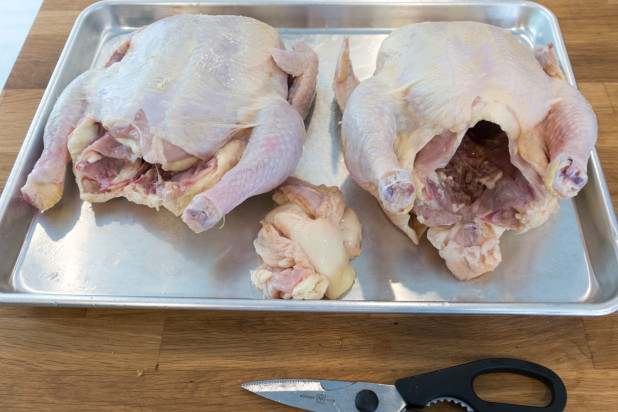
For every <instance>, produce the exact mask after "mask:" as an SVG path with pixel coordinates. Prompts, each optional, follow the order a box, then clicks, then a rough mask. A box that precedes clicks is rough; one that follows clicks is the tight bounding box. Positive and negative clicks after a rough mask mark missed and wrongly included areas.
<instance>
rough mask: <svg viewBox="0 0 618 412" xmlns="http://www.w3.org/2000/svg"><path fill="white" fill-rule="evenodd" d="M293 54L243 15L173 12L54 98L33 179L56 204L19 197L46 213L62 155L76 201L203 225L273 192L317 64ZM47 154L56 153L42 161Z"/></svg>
mask: <svg viewBox="0 0 618 412" xmlns="http://www.w3.org/2000/svg"><path fill="white" fill-rule="evenodd" d="M293 47H294V50H292V51H285V50H284V49H283V43H282V41H281V38H280V37H279V35H278V33H277V32H276V30H275V29H273V28H272V27H270V26H268V25H266V24H264V23H262V22H259V21H257V20H254V19H251V18H248V17H240V16H205V15H179V16H173V17H169V18H165V19H162V20H160V21H158V22H155V23H153V24H151V25H149V26H146V27H144V28H141V29H139V30H136V31H135V32H133V33H131V34H129V35H127V36H124V37H123V38H121V39H120V40H119V42H118V44H117V45H116V47H115V49H113V50H112V51H111V52H110V53H109V55H106V56H105V58H103V59H101V63H100V65H99V66H97V67H95V68H93V69H92V70H89V71H88V72H86V73H85V74H84V80H81V81H78V80H76V81H74V82H73V83H71V85H70V86H69V87H68V88H67V89H66V90H65V91H64V92H63V94H62V95H61V97H60V98H59V100H58V104H57V106H56V108H55V109H54V113H57V115H56V116H55V117H54V116H52V117H50V122H51V123H50V124H52V125H53V123H54V119H59V121H57V122H56V123H60V124H62V128H61V132H62V133H58V132H57V131H56V129H53V128H52V129H50V133H48V137H46V138H45V147H46V148H45V149H44V156H43V157H42V158H41V159H40V161H39V162H37V165H36V166H35V168H34V174H33V176H32V177H31V178H29V179H30V180H29V181H33V182H36V183H38V184H39V186H41V185H42V184H47V185H48V186H49V185H53V186H54V187H55V188H57V189H56V191H55V192H54V196H53V197H52V196H47V195H46V194H45V193H46V192H45V191H43V190H38V191H37V189H36V187H34V189H32V187H33V186H32V184H27V185H26V186H25V187H24V193H25V197H26V199H27V200H31V199H35V198H37V199H45V200H44V201H38V202H36V203H35V202H33V203H34V204H35V206H37V207H39V206H42V207H40V208H41V209H42V210H44V209H46V208H49V207H51V206H53V204H55V202H56V201H57V200H58V199H59V198H60V196H61V191H62V185H61V184H60V182H61V180H62V179H63V178H64V167H65V165H66V162H67V161H68V157H69V156H68V155H69V154H70V157H71V159H72V160H73V166H74V167H73V171H74V173H75V175H76V180H77V183H78V186H79V188H80V196H81V197H82V199H84V200H87V201H91V202H100V201H106V200H108V199H110V198H113V197H118V196H124V197H127V198H128V199H129V200H131V201H133V202H136V203H141V204H145V205H148V206H150V207H156V208H158V207H160V206H164V207H166V208H168V209H170V210H171V211H172V212H174V213H175V214H183V212H184V214H183V216H184V219H185V221H186V222H187V223H188V224H189V226H190V227H191V228H192V229H194V230H195V231H202V230H206V229H208V228H209V227H211V226H212V225H213V224H214V223H216V221H215V222H214V223H213V219H215V220H218V219H220V218H221V217H222V216H223V215H225V214H226V213H227V212H229V210H231V209H233V208H234V207H235V206H236V205H238V204H239V203H241V202H242V201H243V200H245V199H246V198H247V197H249V196H252V195H254V194H257V193H263V192H265V191H268V190H271V189H273V188H274V187H276V186H277V185H279V184H280V183H281V182H282V181H283V180H284V179H285V178H286V177H287V176H288V175H289V174H291V173H292V171H293V170H294V168H295V165H296V163H297V162H298V160H299V158H300V155H301V152H302V145H303V140H304V137H305V130H304V124H303V116H305V115H306V113H307V112H308V110H309V107H310V104H311V100H312V98H313V94H314V93H315V81H316V77H317V63H318V62H317V56H316V55H315V53H314V52H313V51H312V50H311V49H310V48H309V46H307V45H305V44H304V43H297V44H295V45H294V46H293ZM275 50H279V52H277V51H275ZM273 53H274V54H277V55H278V56H279V57H280V58H281V60H283V61H284V62H285V63H286V64H288V65H290V66H292V67H294V68H295V73H296V75H291V74H290V73H288V72H286V71H285V70H283V69H281V68H280V67H279V66H278V64H277V62H275V60H274V58H273ZM290 76H291V77H292V82H291V84H292V87H291V88H290V90H288V77H290ZM81 78H82V77H80V79H81ZM292 89H293V90H292ZM290 92H293V93H290ZM288 99H290V101H291V103H292V104H293V106H291V105H290V104H289V103H288V102H287V100H288ZM63 102H79V110H75V109H74V108H71V110H69V109H65V108H64V106H63V104H62V103H63ZM65 106H66V105H65ZM69 112H70V113H69ZM65 119H68V120H65ZM234 142H238V144H236V143H234ZM48 146H49V148H48ZM63 147H64V152H63V151H62V149H63ZM52 148H56V149H54V150H56V152H58V155H56V156H47V155H45V153H46V152H50V151H51V150H52ZM271 149H274V151H273V150H271ZM61 152H62V153H61ZM37 169H43V170H48V169H53V170H54V171H55V172H54V173H53V174H52V173H47V172H45V173H38V174H37V173H36V170H37ZM228 174H229V175H228ZM39 181H43V183H39ZM226 185H229V188H228V189H226V188H225V186H226ZM189 204H190V205H191V206H190V207H189V208H187V206H188V205H189ZM43 206H44V207H43ZM185 208H187V210H186V211H185Z"/></svg>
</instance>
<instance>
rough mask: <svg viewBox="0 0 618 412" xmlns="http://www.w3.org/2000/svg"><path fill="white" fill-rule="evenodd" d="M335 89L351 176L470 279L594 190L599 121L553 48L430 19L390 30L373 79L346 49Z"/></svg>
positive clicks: (481, 28)
mask: <svg viewBox="0 0 618 412" xmlns="http://www.w3.org/2000/svg"><path fill="white" fill-rule="evenodd" d="M333 89H334V91H335V95H336V98H337V101H338V103H339V106H340V108H341V109H342V111H344V113H343V119H342V130H341V135H342V141H343V150H344V157H345V161H346V165H347V167H348V169H349V171H350V174H351V176H352V177H353V178H354V180H355V181H356V182H358V183H359V184H360V185H361V186H362V187H363V188H365V189H366V190H368V191H369V192H371V193H372V194H373V195H374V196H375V197H376V198H377V199H378V200H379V202H380V204H381V206H382V208H383V210H384V211H385V212H386V214H387V215H388V216H389V218H390V219H391V220H392V221H393V223H394V224H395V225H396V226H397V227H399V228H400V229H401V230H403V231H404V232H405V233H406V234H407V235H408V236H409V237H410V238H411V239H412V241H413V242H414V243H418V239H419V237H420V236H421V235H422V233H423V232H424V230H425V229H426V228H427V227H428V228H429V229H428V231H427V237H428V239H429V241H430V242H431V243H432V244H433V245H434V246H435V247H436V248H438V250H439V253H440V256H442V258H443V259H444V260H445V261H446V265H447V267H448V268H449V269H450V271H451V272H452V273H453V274H454V275H455V276H456V277H457V278H458V279H461V280H464V279H470V278H473V277H476V276H478V275H481V274H483V273H486V272H489V271H492V270H493V269H495V268H496V266H497V265H498V264H499V263H500V261H501V253H500V246H499V238H500V236H501V235H502V233H503V232H504V231H505V230H507V229H514V230H517V231H519V232H524V231H526V230H528V229H530V228H533V227H535V226H538V225H540V224H542V223H543V222H545V221H546V220H547V219H548V217H549V216H550V215H551V214H552V213H553V212H554V211H555V210H556V209H557V199H565V198H570V197H573V196H575V195H576V194H577V193H578V192H579V190H580V189H581V188H582V187H583V186H584V185H585V183H586V181H587V175H586V167H587V161H588V157H589V155H590V152H591V150H592V148H593V147H594V144H595V142H596V137H597V123H596V117H595V115H594V112H593V111H592V108H591V107H590V105H589V104H588V102H587V101H586V100H585V99H584V97H583V96H582V95H581V94H580V93H579V91H577V90H576V89H575V88H573V87H571V86H570V85H569V84H568V83H567V81H566V80H565V77H564V74H563V72H562V71H561V69H560V66H559V63H558V59H557V56H556V53H555V50H554V48H553V45H552V44H551V43H549V44H548V45H547V47H545V46H536V47H535V48H534V50H531V49H530V48H529V47H527V46H526V45H524V44H522V43H520V42H519V41H518V40H517V38H516V37H515V36H513V35H512V34H510V33H509V32H508V31H506V30H503V29H500V28H497V27H494V26H490V25H486V24H481V23H473V22H449V23H447V22H427V23H420V24H411V25H407V26H404V27H401V28H399V29H397V30H395V31H393V32H392V33H391V34H390V35H389V36H388V37H387V38H386V39H385V40H384V42H383V43H382V46H381V48H380V50H379V52H378V57H377V64H376V70H375V73H374V76H373V77H371V78H369V79H367V80H365V81H363V82H362V83H360V84H359V81H358V80H357V79H356V77H355V76H354V71H353V69H352V66H351V62H350V56H349V46H348V43H347V40H346V41H345V42H344V44H343V46H342V51H341V54H340V59H339V61H338V66H337V70H336V73H335V80H334V83H333Z"/></svg>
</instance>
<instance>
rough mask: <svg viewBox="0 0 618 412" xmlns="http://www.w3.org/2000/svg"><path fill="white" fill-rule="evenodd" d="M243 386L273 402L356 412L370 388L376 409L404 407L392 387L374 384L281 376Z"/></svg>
mask: <svg viewBox="0 0 618 412" xmlns="http://www.w3.org/2000/svg"><path fill="white" fill-rule="evenodd" d="M242 387H243V388H245V389H246V390H248V391H250V392H253V393H255V394H256V395H260V396H262V397H264V398H267V399H270V400H273V401H275V402H279V403H282V404H284V405H289V406H294V407H296V408H301V409H305V410H308V411H315V412H335V411H338V412H348V411H349V412H357V411H358V409H357V408H356V406H355V401H356V397H357V394H358V393H359V392H360V391H362V390H370V391H372V392H373V393H374V394H375V395H376V397H377V399H378V400H379V402H378V408H377V409H375V412H400V411H401V410H402V409H403V408H404V407H405V402H404V401H403V398H402V397H401V396H400V395H399V392H397V389H396V388H395V387H394V386H392V385H380V384H376V383H364V382H340V381H324V380H310V379H281V380H271V381H260V382H250V383H245V384H243V385H242Z"/></svg>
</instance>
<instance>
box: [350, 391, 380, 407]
mask: <svg viewBox="0 0 618 412" xmlns="http://www.w3.org/2000/svg"><path fill="white" fill-rule="evenodd" d="M379 403H380V399H378V395H376V393H375V392H374V391H372V390H370V389H363V390H362V391H360V392H358V393H357V394H356V399H355V400H354V405H355V406H356V409H358V410H359V411H360V412H374V411H375V410H376V409H378V404H379Z"/></svg>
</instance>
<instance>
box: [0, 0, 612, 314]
mask: <svg viewBox="0 0 618 412" xmlns="http://www.w3.org/2000/svg"><path fill="white" fill-rule="evenodd" d="M180 13H203V14H238V15H246V16H251V17H254V18H257V19H259V20H262V21H264V22H266V23H268V24H270V25H272V26H274V27H276V28H277V29H278V30H279V32H280V34H281V36H282V38H283V39H284V41H285V43H286V45H287V46H288V47H289V46H291V45H292V44H293V43H294V42H295V41H297V40H304V41H305V42H307V43H308V44H309V45H310V46H311V47H312V48H313V49H314V50H315V51H316V52H317V53H318V55H319V56H320V66H319V71H320V74H319V80H318V90H317V98H316V101H315V104H314V107H313V110H312V112H311V113H310V116H309V117H308V119H307V121H306V125H307V140H306V143H305V151H304V155H303V158H302V160H301V162H300V165H299V167H298V169H297V171H296V175H297V176H299V177H301V178H304V179H307V180H309V181H311V182H313V183H316V184H320V183H325V184H329V185H338V186H340V187H341V189H342V191H343V193H344V196H345V199H346V203H347V205H348V206H349V207H352V208H353V209H354V210H355V211H356V212H357V214H358V216H359V218H360V220H361V222H362V224H363V242H362V249H363V254H362V255H361V256H360V257H359V258H357V259H355V260H354V261H353V262H352V263H353V266H354V267H355V268H356V270H357V273H358V279H357V281H356V283H355V285H354V286H353V288H352V289H351V290H350V291H349V293H347V295H345V296H344V297H343V298H342V299H340V300H337V301H330V300H321V301H281V300H279V301H274V300H265V299H263V298H262V297H261V293H260V292H259V291H257V290H255V289H254V288H253V286H252V285H251V282H250V276H249V270H250V269H252V268H254V267H255V266H256V265H257V263H258V262H257V257H256V254H255V251H254V249H253V245H252V242H253V239H254V238H255V236H256V235H257V232H258V230H259V228H260V225H259V221H260V219H261V218H262V217H263V216H264V215H265V214H266V213H267V211H269V210H270V209H271V208H272V207H273V202H272V201H271V199H270V195H269V194H265V195H262V196H257V197H255V198H252V199H249V200H247V201H246V202H244V203H243V204H242V205H241V206H239V207H238V208H236V209H235V210H234V211H233V212H232V213H230V214H229V215H228V216H227V217H226V219H225V224H224V225H222V227H220V228H215V229H212V230H210V231H208V232H206V233H202V234H195V233H193V232H191V230H189V229H188V227H187V226H186V225H185V224H184V223H183V222H182V221H181V220H180V219H179V218H176V217H174V216H173V215H172V214H171V213H169V212H167V211H166V210H161V211H159V212H157V211H155V210H152V209H149V208H147V207H145V206H139V205H135V204H132V203H129V202H128V201H126V200H124V199H116V200H112V201H109V202H107V203H103V204H90V203H86V202H82V201H81V200H80V199H79V195H78V191H77V187H76V185H75V182H74V179H73V178H72V174H71V172H69V177H68V179H67V184H66V187H65V194H64V197H63V199H62V201H61V202H60V203H59V204H58V205H57V206H55V207H54V208H53V209H51V210H49V211H48V212H46V213H44V214H41V213H38V212H37V211H35V210H34V208H32V207H31V206H29V205H28V204H26V203H25V202H24V201H23V199H22V198H21V195H20V192H19V188H20V187H21V186H22V185H23V183H24V182H25V178H26V176H27V174H28V172H29V171H30V170H31V168H32V166H33V164H34V162H35V161H36V159H37V157H38V156H39V154H40V152H41V150H42V135H43V128H44V125H45V122H46V120H47V117H48V115H49V113H50V111H51V109H52V107H53V104H54V102H55V100H56V97H57V96H58V95H59V93H60V92H61V91H62V90H63V89H64V88H65V87H66V86H67V85H68V84H69V82H70V81H71V80H72V79H74V78H75V77H76V76H77V75H79V74H80V73H82V72H83V71H85V70H87V69H89V68H90V67H92V66H93V65H94V64H95V63H96V61H97V58H98V57H99V56H100V55H101V54H102V53H103V52H104V50H105V49H106V48H107V47H109V45H110V44H111V43H112V42H113V41H114V38H115V37H117V36H118V35H120V34H122V33H126V32H128V31H131V30H134V29H136V28H137V27H140V26H143V25H146V24H149V23H152V22H153V21H155V20H158V19H160V18H163V17H166V16H170V15H174V14H180ZM427 20H434V21H435V20H474V21H480V22H486V23H490V24H494V25H497V26H500V27H504V28H507V29H509V30H511V31H512V32H513V33H514V34H515V35H517V36H518V38H519V39H520V40H521V41H522V42H524V43H525V44H528V45H530V46H532V45H534V44H546V43H547V42H548V41H551V42H553V43H554V45H555V46H556V49H557V52H558V56H559V58H560V62H561V64H562V67H563V69H564V71H565V73H566V75H567V78H568V80H569V81H570V82H571V83H572V84H575V79H574V77H573V72H572V70H571V67H570V64H569V60H568V56H567V52H566V49H565V46H564V42H563V40H562V36H561V33H560V30H559V27H558V22H557V21H556V19H555V17H554V15H553V14H552V13H551V12H550V11H549V10H547V9H545V8H544V7H542V6H539V5H538V4H535V3H531V2H525V1H524V2H522V1H518V2H466V3H445V2H423V3H403V2H385V3H373V2H354V3H352V2H336V3H330V2H318V3H315V2H314V3H312V4H304V3H298V2H294V3H292V2H287V3H282V2H277V3H269V2H266V3H265V2H259V3H257V2H243V3H219V2H209V3H194V2H191V3H174V2H169V1H166V2H153V1H147V2H140V1H135V2H113V1H104V2H100V3H97V4H94V5H92V6H90V7H88V8H87V9H85V10H84V11H83V13H81V15H80V16H79V17H78V19H77V21H76V22H75V25H74V27H73V30H72V32H71V34H70V36H69V39H68V41H67V44H66V46H65V48H64V51H63V53H62V55H61V57H60V59H59V61H58V64H57V66H56V69H55V71H54V73H53V75H52V78H51V80H50V82H49V85H48V87H47V90H46V92H45V94H44V96H43V99H42V101H41V104H40V106H39V109H38V111H37V113H36V115H35V118H34V120H33V122H32V125H31V127H30V130H29V131H28V134H27V136H26V138H25V141H24V145H23V147H22V150H21V152H20V153H19V156H18V158H17V161H16V163H15V166H14V169H13V171H12V172H11V175H10V177H9V180H8V182H7V184H6V188H5V190H4V192H3V194H2V197H1V198H0V302H1V303H10V304H30V305H72V306H116V307H156V308H168V307H170V308H171V307H174V308H192V309H240V310H276V311H284V310H292V311H333V312H401V313H476V314H479V313H483V314H561V315H567V314H569V315H602V314H607V313H611V312H613V311H615V310H616V309H617V308H618V252H617V250H618V249H617V241H616V233H617V231H616V217H615V215H614V211H613V206H612V204H611V201H610V197H609V195H608V191H607V187H606V184H605V180H604V177H603V174H602V171H601V167H600V165H599V160H598V157H597V155H596V152H595V153H593V156H592V158H591V161H590V165H589V169H590V170H589V176H590V181H589V183H588V185H587V186H586V187H585V188H584V189H583V191H582V192H581V193H580V195H579V196H578V197H577V198H576V199H575V200H572V201H561V202H560V210H559V212H558V213H557V214H556V215H555V216H553V217H552V218H551V219H550V220H549V221H548V222H547V223H546V224H545V225H543V226H541V227H539V228H536V229H533V230H531V231H529V232H528V233H525V234H516V233H513V232H508V233H507V234H505V235H504V236H503V238H502V252H503V253H502V254H503V262H502V264H501V265H500V266H499V267H498V269H497V270H496V271H494V272H493V273H492V274H488V275H485V276H482V277H480V278H478V279H476V280H473V281H468V282H459V281H457V280H455V278H454V277H453V276H451V275H450V274H449V272H448V270H447V269H446V267H445V265H444V263H443V261H442V259H441V258H440V257H439V256H438V253H437V251H436V250H435V249H434V248H433V247H431V245H430V244H429V242H428V241H427V240H426V239H425V238H423V239H422V240H421V243H420V245H419V246H418V247H417V246H414V245H413V244H412V243H411V242H410V241H409V240H408V239H407V238H406V237H405V236H404V235H403V234H401V233H400V232H399V231H398V230H397V229H396V228H395V227H394V226H393V225H392V224H390V222H389V221H388V219H387V218H386V217H385V216H384V214H383V213H382V211H381V210H380V208H379V206H378V204H377V202H376V201H375V200H374V199H373V198H372V197H371V196H370V195H369V194H368V193H366V192H365V191H363V190H362V189H360V187H358V186H357V185H356V183H354V182H353V181H352V180H351V178H350V177H349V176H348V172H347V170H346V168H345V165H344V162H343V157H342V153H341V144H340V135H339V125H338V122H339V120H340V119H341V113H340V112H339V110H338V108H337V107H336V104H335V102H334V99H333V93H332V90H331V81H332V77H333V73H334V69H335V59H336V57H337V53H338V50H339V48H340V44H341V41H342V39H343V38H344V36H350V43H351V57H352V59H353V62H354V67H355V70H356V72H357V75H358V76H359V78H361V79H364V78H366V77H369V76H370V75H371V74H372V72H373V70H374V67H375V56H376V53H377V50H378V47H379V46H380V43H381V41H382V40H383V39H384V38H385V37H386V35H387V34H388V33H389V32H390V31H391V30H392V29H394V28H397V27H399V26H401V25H404V24H407V23H414V22H421V21H427Z"/></svg>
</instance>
